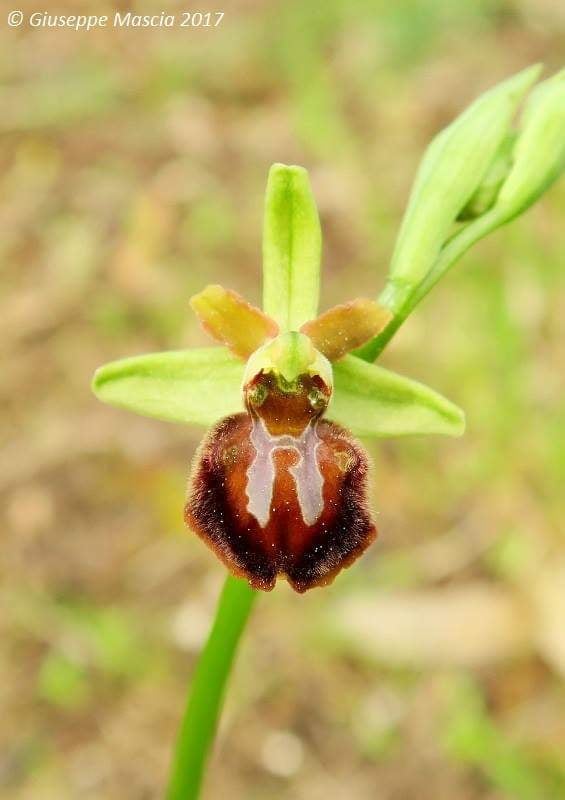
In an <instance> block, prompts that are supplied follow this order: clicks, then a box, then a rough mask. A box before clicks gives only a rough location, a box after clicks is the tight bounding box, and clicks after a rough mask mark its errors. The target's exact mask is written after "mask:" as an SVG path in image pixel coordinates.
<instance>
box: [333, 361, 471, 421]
mask: <svg viewBox="0 0 565 800" xmlns="http://www.w3.org/2000/svg"><path fill="white" fill-rule="evenodd" d="M333 371H334V394H333V398H332V401H331V403H330V407H329V408H328V411H327V417H328V419H332V420H335V421H336V422H339V423H340V424H342V425H343V426H344V427H347V428H349V430H350V431H352V433H354V434H356V435H358V436H379V437H384V436H405V435H408V434H426V433H438V434H443V435H445V436H461V435H462V434H463V433H464V431H465V414H464V413H463V411H462V410H461V409H460V408H458V407H457V406H456V405H454V403H452V402H451V401H450V400H447V399H446V398H445V397H443V396H442V395H441V394H439V393H438V392H435V391H434V390H433V389H430V388H429V387H427V386H425V385H424V384H422V383H419V382H418V381H414V380H411V379H410V378H404V377H403V376H402V375H397V374H396V373H395V372H390V371H389V370H386V369H383V368H382V367H377V366H376V365H375V364H369V363H367V362H366V361H362V360H361V359H359V358H357V357H356V356H346V357H345V358H343V359H342V360H341V361H338V362H336V363H335V364H334V366H333Z"/></svg>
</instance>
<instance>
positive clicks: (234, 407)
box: [92, 347, 244, 427]
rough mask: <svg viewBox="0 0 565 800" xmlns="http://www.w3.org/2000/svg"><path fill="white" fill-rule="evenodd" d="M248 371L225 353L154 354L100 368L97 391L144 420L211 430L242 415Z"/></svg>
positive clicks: (95, 381)
mask: <svg viewBox="0 0 565 800" xmlns="http://www.w3.org/2000/svg"><path fill="white" fill-rule="evenodd" d="M243 370H244V364H243V362H242V361H240V360H239V359H238V358H236V357H235V356H234V355H232V354H231V353H230V351H229V350H228V349H227V348H225V347H203V348H201V349H195V350H174V351H169V352H163V353H149V354H147V355H143V356H134V357H133V358H123V359H120V360H119V361H112V362H111V363H110V364H105V365H104V366H103V367H100V369H98V370H97V371H96V373H95V375H94V379H93V381H92V390H93V392H94V394H95V395H96V396H97V397H98V398H99V399H100V400H103V401H104V402H105V403H109V404H110V405H113V406H118V407H119V408H125V409H127V410H128V411H134V412H135V413H137V414H142V415H143V416H147V417H157V418H158V419H164V420H167V421H169V422H183V423H189V424H193V425H204V426H206V427H208V426H209V425H212V424H213V423H214V422H216V421H217V420H218V419H221V418H222V417H225V416H228V415H229V414H234V413H236V412H238V411H243V401H242V395H241V383H242V378H243Z"/></svg>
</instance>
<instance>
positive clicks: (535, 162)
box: [496, 70, 565, 222]
mask: <svg viewBox="0 0 565 800" xmlns="http://www.w3.org/2000/svg"><path fill="white" fill-rule="evenodd" d="M513 161H514V164H513V166H512V169H511V171H510V174H509V175H508V178H507V179H506V181H505V182H504V186H503V187H502V189H501V191H500V194H499V197H498V201H497V204H496V207H497V208H498V209H499V210H500V212H501V214H502V215H503V216H504V220H505V221H506V222H507V221H508V220H510V219H512V218H513V217H515V216H517V215H518V214H521V213H522V212H523V211H525V210H526V209H527V208H528V207H529V206H531V205H532V204H533V203H534V202H535V201H536V200H537V199H538V197H539V196H540V195H541V194H543V192H545V190H546V189H547V188H548V187H549V186H550V185H551V184H552V183H553V182H554V181H555V180H556V178H558V177H559V175H560V174H561V173H562V172H563V170H564V169H565V70H561V72H559V73H557V75H554V76H553V77H552V78H549V80H546V81H543V82H542V83H540V84H539V86H537V87H536V89H535V90H534V91H533V92H532V94H531V95H530V98H529V100H528V103H527V105H526V108H525V111H524V116H523V121H522V125H521V133H520V136H519V138H518V141H517V143H516V147H515V150H514V154H513Z"/></svg>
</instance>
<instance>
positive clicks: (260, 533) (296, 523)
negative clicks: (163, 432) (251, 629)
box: [185, 414, 376, 592]
mask: <svg viewBox="0 0 565 800" xmlns="http://www.w3.org/2000/svg"><path fill="white" fill-rule="evenodd" d="M257 425H263V423H262V421H261V419H260V418H257V417H253V416H252V415H250V414H235V415H233V416H230V417H227V418H226V419H224V420H222V421H221V422H219V423H218V424H217V425H216V426H214V427H213V428H212V429H211V431H210V432H209V433H208V435H207V436H206V438H205V440H204V441H203V443H202V445H201V447H200V451H199V453H198V454H197V457H196V460H195V463H194V467H193V471H192V475H191V480H190V485H189V494H188V500H187V503H186V507H185V520H186V522H187V524H188V525H189V527H191V528H192V529H193V530H194V531H195V532H196V533H197V534H198V535H199V536H200V538H202V539H203V540H204V541H205V542H206V543H207V544H208V545H209V546H210V547H211V548H212V549H213V550H214V551H215V552H216V554H217V555H218V556H219V557H220V559H221V560H222V561H223V562H224V563H225V564H226V566H227V567H228V568H229V569H230V570H231V571H232V572H233V573H234V574H235V575H238V576H240V577H245V578H247V579H248V580H249V582H250V583H251V585H252V586H254V587H255V588H257V589H263V590H270V589H272V588H273V587H274V585H275V582H276V580H277V577H278V576H284V577H286V578H287V580H288V581H289V583H290V584H291V586H292V587H293V588H294V589H295V590H296V591H298V592H305V591H306V590H308V589H311V588H313V587H315V586H325V585H327V584H328V583H331V582H332V581H333V579H334V578H335V576H336V575H337V574H338V573H339V572H340V571H341V570H342V569H343V568H344V567H347V566H349V565H350V564H351V563H353V561H355V560H356V559H357V558H358V557H359V556H360V555H361V553H363V551H364V550H366V548H367V547H368V546H369V545H370V544H371V542H372V541H373V540H374V539H375V537H376V529H375V526H374V524H373V522H372V520H371V517H370V514H369V511H368V507H367V498H366V493H367V473H368V459H367V456H366V454H365V452H364V451H363V449H362V448H361V447H360V445H359V444H357V443H356V442H355V441H354V440H353V439H352V437H351V436H350V434H349V433H348V432H347V431H346V430H345V429H344V428H341V427H340V426H338V425H335V424H334V423H332V422H328V421H326V420H315V421H313V422H312V423H310V425H309V426H307V428H306V429H305V431H304V433H303V436H304V440H303V447H304V449H303V451H302V452H301V449H300V445H296V444H295V443H293V441H292V439H293V437H291V436H284V435H283V436H281V437H280V438H277V441H275V442H273V441H271V443H270V444H269V445H268V447H267V450H266V449H265V442H264V440H262V439H261V436H263V437H264V435H265V430H266V429H264V430H263V432H261V433H260V434H259V438H257V429H255V431H254V426H257ZM308 436H311V437H312V438H311V439H310V440H309V441H307V437H308ZM253 442H255V444H254V443H253ZM273 444H274V446H271V445H273ZM257 448H258V449H257ZM267 451H269V452H267ZM305 454H306V455H307V457H306V458H304V455H305ZM258 458H259V459H260V461H261V463H260V464H259V462H257V461H256V459H258ZM254 465H255V466H259V469H256V470H254V469H253V467H254ZM316 472H317V477H316ZM313 476H314V477H313ZM312 478H313V479H312ZM318 491H321V494H320V495H318V494H317V493H318ZM257 493H259V494H257ZM262 493H264V494H265V498H264V499H263V502H261V494H262ZM306 494H308V496H306ZM250 495H251V497H250ZM266 509H267V511H266ZM253 512H255V513H253ZM258 517H259V519H258ZM304 517H306V520H305V519H304Z"/></svg>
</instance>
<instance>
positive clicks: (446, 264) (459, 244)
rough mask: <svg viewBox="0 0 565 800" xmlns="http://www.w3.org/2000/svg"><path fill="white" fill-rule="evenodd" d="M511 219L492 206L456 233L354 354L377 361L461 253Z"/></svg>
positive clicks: (383, 297) (385, 294) (387, 291)
mask: <svg viewBox="0 0 565 800" xmlns="http://www.w3.org/2000/svg"><path fill="white" fill-rule="evenodd" d="M509 221H510V220H509V219H507V218H506V217H505V215H504V214H503V213H502V211H501V210H499V209H497V208H493V209H492V210H491V211H489V212H488V213H486V214H483V216H481V217H478V218H477V219H476V220H474V221H473V222H470V223H469V224H468V225H467V226H466V227H465V228H463V230H461V231H459V232H458V233H457V234H455V236H453V237H452V238H451V239H450V240H449V241H448V242H447V244H446V245H445V246H444V247H443V249H442V250H441V252H440V254H439V256H438V258H437V260H436V262H435V264H434V266H433V267H432V269H431V270H430V271H429V273H428V274H427V276H426V277H425V278H424V280H423V281H421V282H420V283H419V284H418V285H417V286H416V287H414V288H413V289H411V290H410V292H409V294H408V296H407V297H406V298H405V299H404V300H403V302H402V303H401V305H400V306H399V308H398V309H396V311H395V313H394V317H393V318H392V319H391V321H390V322H389V324H388V325H387V326H386V328H385V329H384V330H383V331H381V333H379V335H378V336H375V338H374V339H373V340H372V341H371V342H369V343H368V344H366V345H364V346H363V347H361V348H359V350H356V351H355V355H356V356H358V357H359V358H363V359H364V360H365V361H374V360H375V359H376V358H378V356H380V354H381V353H382V351H383V350H384V349H385V347H386V346H387V345H388V343H389V342H390V340H391V339H392V337H393V336H394V334H395V333H396V331H397V330H398V329H399V328H400V326H401V325H402V323H403V322H404V321H405V320H406V319H407V318H408V317H409V316H410V314H411V313H412V311H413V310H414V309H415V308H416V306H417V305H418V303H419V302H420V301H421V300H423V299H424V297H425V296H426V295H427V294H428V292H429V291H430V289H432V288H433V287H434V286H435V285H436V283H437V282H438V281H439V279H440V278H441V277H443V275H445V273H446V272H447V271H448V270H449V269H451V267H452V266H453V265H454V264H455V263H456V262H457V261H459V259H460V258H461V256H462V255H463V254H464V253H465V252H466V251H467V250H468V249H469V248H470V247H472V245H474V244H475V243H476V242H478V241H479V239H482V238H483V237H484V236H487V235H488V234H489V233H491V232H492V231H494V230H495V229H496V228H499V227H500V226H501V225H504V224H505V223H506V222H509ZM388 294H389V289H388V288H385V289H384V291H383V292H382V294H381V296H380V297H379V300H380V301H381V302H384V301H386V299H387V296H388Z"/></svg>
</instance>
